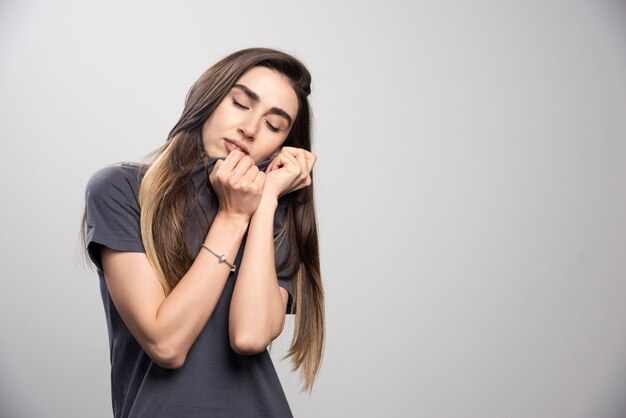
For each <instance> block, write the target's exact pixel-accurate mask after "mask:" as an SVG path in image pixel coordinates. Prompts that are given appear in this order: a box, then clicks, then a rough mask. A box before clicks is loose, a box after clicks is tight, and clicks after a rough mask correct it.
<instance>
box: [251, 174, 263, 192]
mask: <svg viewBox="0 0 626 418" xmlns="http://www.w3.org/2000/svg"><path fill="white" fill-rule="evenodd" d="M265 179H266V177H265V173H264V172H262V171H259V172H257V175H256V177H255V178H254V181H253V182H252V185H254V186H256V187H257V190H263V186H264V185H265Z"/></svg>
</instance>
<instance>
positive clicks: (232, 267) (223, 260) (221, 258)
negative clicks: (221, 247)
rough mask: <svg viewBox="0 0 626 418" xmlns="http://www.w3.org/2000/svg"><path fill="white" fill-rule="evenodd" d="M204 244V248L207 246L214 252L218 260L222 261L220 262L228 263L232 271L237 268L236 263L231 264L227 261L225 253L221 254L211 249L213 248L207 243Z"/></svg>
mask: <svg viewBox="0 0 626 418" xmlns="http://www.w3.org/2000/svg"><path fill="white" fill-rule="evenodd" d="M202 246H203V247H204V248H206V249H207V250H208V251H209V252H210V253H211V254H213V255H214V256H216V257H217V258H218V260H219V261H220V263H226V264H228V265H229V266H230V271H235V269H236V268H237V266H236V265H234V264H230V263H229V262H228V261H226V256H225V255H224V254H222V255H219V254H217V253H215V252H213V251H211V249H210V248H209V247H207V246H206V245H204V244H202Z"/></svg>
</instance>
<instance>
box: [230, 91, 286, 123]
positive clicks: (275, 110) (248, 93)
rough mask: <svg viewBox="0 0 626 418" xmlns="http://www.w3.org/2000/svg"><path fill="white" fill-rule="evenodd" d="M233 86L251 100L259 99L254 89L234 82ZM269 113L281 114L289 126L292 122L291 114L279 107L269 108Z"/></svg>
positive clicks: (257, 100) (256, 100)
mask: <svg viewBox="0 0 626 418" xmlns="http://www.w3.org/2000/svg"><path fill="white" fill-rule="evenodd" d="M233 88H238V89H239V90H241V91H243V92H244V93H245V94H246V96H248V97H249V98H250V100H252V101H253V102H256V103H258V102H259V101H261V99H260V98H259V95H258V94H256V93H255V92H254V91H252V90H250V89H249V88H248V87H247V86H244V85H243V84H235V85H234V86H233ZM269 113H272V114H274V115H278V116H282V117H283V118H285V119H286V120H287V122H288V123H289V126H291V122H292V120H291V116H289V113H287V112H285V111H284V110H283V109H281V108H280V107H272V108H271V109H270V110H269Z"/></svg>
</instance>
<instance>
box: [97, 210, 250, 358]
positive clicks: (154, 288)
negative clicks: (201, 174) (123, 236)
mask: <svg viewBox="0 0 626 418" xmlns="http://www.w3.org/2000/svg"><path fill="white" fill-rule="evenodd" d="M249 221H250V218H245V217H241V216H233V215H230V214H227V213H224V212H221V211H220V212H218V214H217V215H216V217H215V219H214V221H213V223H212V225H211V229H210V230H209V232H208V233H207V236H206V239H205V241H204V244H205V245H206V246H207V247H209V248H210V249H212V250H213V251H215V252H218V253H219V254H225V255H226V257H227V260H228V261H230V262H231V263H232V261H233V260H234V259H235V255H236V254H237V251H238V250H239V247H240V245H241V242H242V239H243V235H244V234H245V231H246V228H247V227H248V223H249ZM102 266H103V271H104V276H105V279H106V283H107V286H108V288H109V293H110V294H111V298H112V299H113V302H114V303H115V307H116V308H117V310H118V311H119V313H120V315H121V317H122V319H123V320H124V323H126V325H127V326H128V328H129V330H130V332H131V333H132V334H133V336H134V337H135V339H136V340H137V341H138V342H139V344H140V345H141V346H142V348H143V349H144V350H145V351H146V353H147V354H148V355H149V356H150V358H152V359H153V360H154V362H155V363H157V364H158V365H159V366H161V367H164V368H171V369H173V368H177V367H180V366H182V365H183V364H184V362H185V358H186V356H187V353H188V352H189V348H190V347H191V345H192V344H193V342H194V341H195V340H196V338H197V337H198V335H199V334H200V332H201V331H202V328H203V327H204V326H205V324H206V322H207V321H208V319H209V317H210V316H211V314H212V313H213V309H214V308H215V306H216V305H217V301H218V300H219V297H220V295H221V294H222V291H223V289H224V286H225V284H226V280H227V279H228V275H229V273H230V267H229V266H228V265H227V264H226V263H219V262H218V259H217V258H216V257H215V256H214V255H213V254H211V253H209V252H208V251H206V250H201V251H200V252H199V253H198V255H197V257H196V259H195V261H194V262H193V264H192V266H191V268H190V269H189V270H188V271H187V273H186V274H185V275H184V276H183V277H182V279H181V280H180V282H179V283H178V284H177V285H176V287H175V288H174V289H173V290H172V292H171V293H170V294H169V295H168V296H167V297H165V294H164V293H163V288H162V287H161V284H160V282H159V280H158V279H157V277H156V275H155V273H154V271H153V270H152V267H151V265H150V263H149V262H148V258H147V256H146V254H145V253H135V252H120V251H114V250H111V249H109V248H107V247H103V250H102Z"/></svg>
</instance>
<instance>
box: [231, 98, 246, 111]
mask: <svg viewBox="0 0 626 418" xmlns="http://www.w3.org/2000/svg"><path fill="white" fill-rule="evenodd" d="M233 104H234V105H235V106H236V107H238V108H240V109H246V110H248V109H250V108H249V107H246V106H244V105H242V104H241V103H239V102H238V101H237V100H235V99H233Z"/></svg>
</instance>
